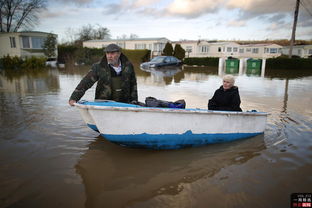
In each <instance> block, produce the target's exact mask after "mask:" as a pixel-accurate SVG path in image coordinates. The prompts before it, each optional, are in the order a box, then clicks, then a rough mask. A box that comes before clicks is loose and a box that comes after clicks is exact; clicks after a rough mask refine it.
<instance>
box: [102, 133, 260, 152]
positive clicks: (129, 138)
mask: <svg viewBox="0 0 312 208" xmlns="http://www.w3.org/2000/svg"><path fill="white" fill-rule="evenodd" d="M262 133H263V132H259V133H228V134H226V133H224V134H193V133H192V131H187V132H185V133H184V134H157V135H155V134H146V133H144V134H134V135H112V134H101V135H102V136H103V137H105V138H106V139H107V140H109V141H111V142H113V143H117V144H120V145H123V146H129V147H139V148H150V149H179V148H184V147H195V146H202V145H205V144H214V143H221V142H228V141H234V140H238V139H244V138H249V137H253V136H256V135H258V134H262Z"/></svg>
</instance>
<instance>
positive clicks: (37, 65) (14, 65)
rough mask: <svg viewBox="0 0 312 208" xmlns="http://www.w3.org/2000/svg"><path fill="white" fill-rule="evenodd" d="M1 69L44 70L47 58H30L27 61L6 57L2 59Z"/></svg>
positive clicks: (15, 57)
mask: <svg viewBox="0 0 312 208" xmlns="http://www.w3.org/2000/svg"><path fill="white" fill-rule="evenodd" d="M0 62H1V67H2V68H3V69H14V70H17V69H42V68H45V67H46V66H45V62H46V58H43V57H29V58H26V59H22V58H19V57H17V56H9V55H7V56H4V57H3V58H1V61H0Z"/></svg>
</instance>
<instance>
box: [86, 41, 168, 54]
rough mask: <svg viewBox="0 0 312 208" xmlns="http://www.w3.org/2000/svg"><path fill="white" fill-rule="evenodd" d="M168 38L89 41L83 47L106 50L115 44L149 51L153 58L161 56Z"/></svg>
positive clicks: (125, 47)
mask: <svg viewBox="0 0 312 208" xmlns="http://www.w3.org/2000/svg"><path fill="white" fill-rule="evenodd" d="M167 42H169V40H168V39H167V38H134V39H111V40H88V41H84V42H83V47H87V48H104V47H106V46H107V45H109V44H111V43H115V44H117V45H119V46H120V47H121V48H124V49H130V50H135V49H148V50H151V55H152V56H158V55H161V53H162V51H163V49H164V47H165V45H166V43H167Z"/></svg>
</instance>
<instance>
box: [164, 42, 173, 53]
mask: <svg viewBox="0 0 312 208" xmlns="http://www.w3.org/2000/svg"><path fill="white" fill-rule="evenodd" d="M163 55H164V56H172V55H173V47H172V45H171V43H169V42H167V43H166V45H165V48H164V50H163Z"/></svg>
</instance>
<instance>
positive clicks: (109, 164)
mask: <svg viewBox="0 0 312 208" xmlns="http://www.w3.org/2000/svg"><path fill="white" fill-rule="evenodd" d="M265 148H266V147H265V144H264V141H263V135H260V136H258V137H255V138H252V139H248V140H243V141H239V142H232V143H227V144H221V145H211V146H206V147H203V148H190V149H184V150H180V151H150V150H142V149H140V150H137V149H129V148H124V147H121V146H118V145H115V144H111V143H109V142H107V141H105V140H103V138H101V137H98V138H97V140H96V141H94V142H92V143H91V144H90V145H89V150H88V151H86V153H85V154H84V155H83V156H82V158H81V160H80V161H79V162H78V164H77V165H76V169H77V172H78V173H79V174H80V175H81V177H82V179H83V182H84V185H85V189H86V195H87V201H86V207H128V206H130V207H136V206H135V205H136V203H139V202H142V201H147V200H149V199H152V198H155V197H158V196H161V195H179V194H180V193H181V192H182V191H183V190H184V191H186V190H187V189H185V188H186V187H187V186H188V184H192V183H194V182H196V181H198V180H200V179H203V178H205V179H209V178H212V177H214V175H215V174H217V173H218V172H219V171H220V170H221V169H223V168H226V167H228V166H231V165H238V164H243V163H246V162H247V161H248V160H250V159H252V158H253V157H256V156H258V155H259V154H260V152H261V151H263V150H264V149H265ZM116 196H118V197H116ZM210 200H212V199H210ZM153 206H155V207H164V204H162V203H161V202H157V203H151V204H149V207H153Z"/></svg>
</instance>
